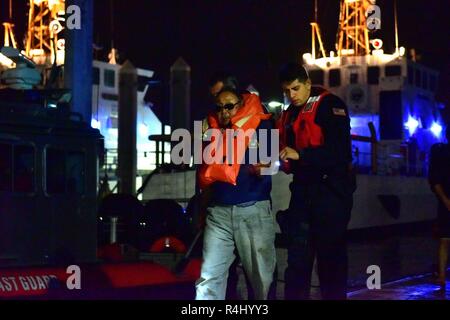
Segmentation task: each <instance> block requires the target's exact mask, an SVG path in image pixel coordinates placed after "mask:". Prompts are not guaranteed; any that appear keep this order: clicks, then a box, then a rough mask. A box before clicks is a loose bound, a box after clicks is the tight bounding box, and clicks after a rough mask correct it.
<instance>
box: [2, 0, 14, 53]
mask: <svg viewBox="0 0 450 320" xmlns="http://www.w3.org/2000/svg"><path fill="white" fill-rule="evenodd" d="M3 27H4V28H5V36H4V41H3V45H4V46H5V47H9V46H11V45H12V47H13V48H16V49H17V42H16V38H15V37H14V31H13V29H14V24H13V23H12V0H9V21H8V22H3Z"/></svg>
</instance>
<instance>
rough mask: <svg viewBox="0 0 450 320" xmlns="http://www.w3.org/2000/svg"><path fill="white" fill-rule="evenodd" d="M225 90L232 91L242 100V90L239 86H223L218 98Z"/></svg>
mask: <svg viewBox="0 0 450 320" xmlns="http://www.w3.org/2000/svg"><path fill="white" fill-rule="evenodd" d="M223 92H230V93H232V94H234V95H235V96H236V97H237V98H238V99H239V101H242V94H241V92H240V91H239V89H237V88H235V87H233V86H224V87H223V88H222V90H220V91H219V92H218V93H217V95H216V98H217V97H218V96H219V95H220V94H222V93H223Z"/></svg>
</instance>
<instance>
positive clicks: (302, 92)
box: [281, 79, 311, 106]
mask: <svg viewBox="0 0 450 320" xmlns="http://www.w3.org/2000/svg"><path fill="white" fill-rule="evenodd" d="M281 88H282V89H283V93H284V94H285V95H286V97H287V98H288V99H289V101H290V102H291V104H293V105H294V106H301V105H302V104H304V103H305V102H306V101H307V100H308V98H309V95H310V94H311V81H310V80H307V81H306V82H300V81H298V79H296V80H294V81H292V82H283V83H282V84H281Z"/></svg>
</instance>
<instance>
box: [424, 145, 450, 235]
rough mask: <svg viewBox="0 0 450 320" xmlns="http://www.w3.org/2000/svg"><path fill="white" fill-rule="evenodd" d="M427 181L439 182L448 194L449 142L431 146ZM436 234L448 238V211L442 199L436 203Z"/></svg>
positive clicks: (449, 215)
mask: <svg viewBox="0 0 450 320" xmlns="http://www.w3.org/2000/svg"><path fill="white" fill-rule="evenodd" d="M429 182H430V186H431V188H432V189H433V192H434V186H435V185H437V184H440V185H441V186H442V188H443V190H444V192H445V194H446V195H447V197H449V196H450V144H444V143H437V144H434V145H433V146H432V147H431V154H430V170H429ZM436 226H437V233H438V234H437V235H438V237H439V238H450V212H449V211H448V210H447V208H446V207H445V205H444V204H443V203H442V201H439V205H438V217H437V223H436Z"/></svg>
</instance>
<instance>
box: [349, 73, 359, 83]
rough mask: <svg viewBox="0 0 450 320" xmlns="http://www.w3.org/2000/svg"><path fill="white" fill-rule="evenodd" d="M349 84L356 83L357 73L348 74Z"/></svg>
mask: <svg viewBox="0 0 450 320" xmlns="http://www.w3.org/2000/svg"><path fill="white" fill-rule="evenodd" d="M350 83H351V84H355V83H358V74H357V73H352V74H350Z"/></svg>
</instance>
